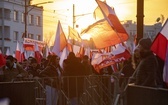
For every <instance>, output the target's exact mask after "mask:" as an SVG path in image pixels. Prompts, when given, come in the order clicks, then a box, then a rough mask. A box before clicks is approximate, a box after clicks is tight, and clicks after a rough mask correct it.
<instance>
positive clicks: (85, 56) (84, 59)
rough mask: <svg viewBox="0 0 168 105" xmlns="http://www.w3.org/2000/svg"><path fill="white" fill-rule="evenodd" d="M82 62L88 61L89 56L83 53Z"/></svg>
mask: <svg viewBox="0 0 168 105" xmlns="http://www.w3.org/2000/svg"><path fill="white" fill-rule="evenodd" d="M82 62H83V63H88V62H89V57H88V56H87V55H84V56H83V58H82Z"/></svg>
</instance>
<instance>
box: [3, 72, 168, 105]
mask: <svg viewBox="0 0 168 105" xmlns="http://www.w3.org/2000/svg"><path fill="white" fill-rule="evenodd" d="M120 80H121V78H120V79H119V78H118V77H117V76H115V75H105V76H95V75H91V76H63V77H59V78H17V79H14V80H13V81H12V82H9V83H0V90H1V91H0V99H2V98H9V99H10V102H11V104H10V105H72V103H75V102H77V103H78V105H168V90H166V89H156V88H147V87H140V86H135V85H128V87H127V90H126V92H123V90H124V88H125V86H126V85H127V82H126V81H125V82H123V81H122V84H121V81H120ZM123 84H124V86H122V85H123ZM123 93H124V94H123Z"/></svg>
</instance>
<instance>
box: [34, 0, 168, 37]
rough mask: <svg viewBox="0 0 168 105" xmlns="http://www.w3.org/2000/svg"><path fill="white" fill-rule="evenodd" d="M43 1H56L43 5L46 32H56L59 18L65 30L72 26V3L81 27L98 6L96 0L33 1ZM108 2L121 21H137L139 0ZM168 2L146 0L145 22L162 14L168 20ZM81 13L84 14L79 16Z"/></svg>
mask: <svg viewBox="0 0 168 105" xmlns="http://www.w3.org/2000/svg"><path fill="white" fill-rule="evenodd" d="M41 1H42V2H46V1H54V3H49V4H45V5H43V6H44V24H43V26H44V34H48V33H49V32H51V33H55V30H56V25H57V21H58V20H60V22H61V24H62V26H63V29H64V30H65V31H66V30H67V29H68V25H69V26H72V16H73V15H72V7H73V6H72V4H75V16H76V21H75V22H76V24H78V26H79V27H80V28H81V27H86V26H87V25H88V24H89V22H90V23H91V22H92V21H93V15H92V14H90V13H93V11H94V9H95V8H96V7H97V4H96V2H95V0H33V2H32V3H35V4H36V3H41ZM106 2H107V4H108V5H110V6H113V7H114V9H115V12H116V14H117V16H118V18H119V19H120V21H123V20H133V21H136V15H137V13H136V11H137V10H136V9H137V3H136V2H137V0H106ZM167 4H168V0H144V16H145V17H144V24H150V25H151V24H154V23H155V22H156V19H157V18H158V17H160V16H161V14H162V15H164V17H165V20H166V18H167V17H168V11H167V9H168V7H167ZM88 13H89V14H88ZM81 14H84V15H82V16H78V15H81ZM83 22H84V23H83ZM48 27H49V28H48Z"/></svg>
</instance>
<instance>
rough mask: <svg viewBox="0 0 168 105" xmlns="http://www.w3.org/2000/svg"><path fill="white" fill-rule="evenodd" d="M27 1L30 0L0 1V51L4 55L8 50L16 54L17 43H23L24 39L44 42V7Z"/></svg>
mask: <svg viewBox="0 0 168 105" xmlns="http://www.w3.org/2000/svg"><path fill="white" fill-rule="evenodd" d="M25 1H29V0H0V49H1V51H2V52H3V53H4V54H6V52H7V50H9V51H10V54H11V55H12V54H14V53H15V50H16V43H17V41H18V42H19V43H22V42H23V38H24V37H26V38H30V39H34V40H38V41H42V40H43V7H37V6H35V5H34V6H33V5H30V4H29V2H26V3H25ZM25 11H26V12H25ZM25 20H27V21H26V22H25ZM25 30H27V31H25ZM25 32H26V33H27V34H25Z"/></svg>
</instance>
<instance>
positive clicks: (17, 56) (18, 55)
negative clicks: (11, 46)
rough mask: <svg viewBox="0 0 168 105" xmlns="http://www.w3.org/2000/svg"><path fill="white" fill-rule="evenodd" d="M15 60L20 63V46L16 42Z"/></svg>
mask: <svg viewBox="0 0 168 105" xmlns="http://www.w3.org/2000/svg"><path fill="white" fill-rule="evenodd" d="M15 58H16V59H17V61H18V62H21V50H20V44H19V42H18V41H17V43H16V51H15Z"/></svg>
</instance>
